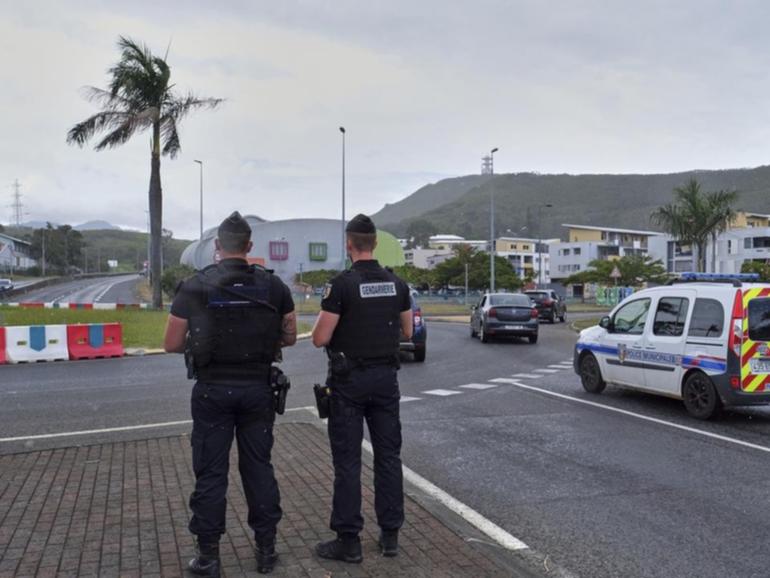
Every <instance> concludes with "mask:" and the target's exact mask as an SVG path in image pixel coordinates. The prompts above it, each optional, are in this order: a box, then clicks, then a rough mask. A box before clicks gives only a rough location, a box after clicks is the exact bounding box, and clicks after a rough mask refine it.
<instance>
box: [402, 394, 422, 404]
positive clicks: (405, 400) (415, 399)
mask: <svg viewBox="0 0 770 578" xmlns="http://www.w3.org/2000/svg"><path fill="white" fill-rule="evenodd" d="M421 399H422V398H421V397H410V396H408V395H402V396H401V400H400V401H401V403H406V402H407V401H419V400H421Z"/></svg>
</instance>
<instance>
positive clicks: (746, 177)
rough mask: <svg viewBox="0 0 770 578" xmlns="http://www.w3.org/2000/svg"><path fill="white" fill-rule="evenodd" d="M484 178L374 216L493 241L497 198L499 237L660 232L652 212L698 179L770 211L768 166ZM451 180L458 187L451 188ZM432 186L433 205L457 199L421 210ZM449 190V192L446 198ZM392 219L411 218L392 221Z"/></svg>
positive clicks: (390, 224)
mask: <svg viewBox="0 0 770 578" xmlns="http://www.w3.org/2000/svg"><path fill="white" fill-rule="evenodd" d="M470 176H473V175H468V177H470ZM484 176H485V177H487V178H486V180H481V181H472V180H470V181H464V182H465V184H466V185H468V184H470V185H473V186H468V187H467V188H466V190H464V191H459V194H458V186H457V185H458V183H457V181H458V179H466V178H467V177H457V178H455V179H445V180H444V181H439V182H437V183H433V184H431V185H428V186H426V187H422V188H420V189H418V190H417V191H415V192H414V193H412V194H411V195H409V196H407V197H406V198H404V199H402V200H401V201H399V202H398V203H394V204H393V205H390V206H391V207H392V206H395V205H398V206H399V211H398V212H396V213H388V212H386V210H385V209H387V208H388V207H385V208H383V209H382V210H381V211H379V212H378V213H375V215H374V216H373V218H374V219H375V222H377V223H378V226H381V227H382V228H383V229H385V230H388V231H390V232H391V233H393V234H396V235H400V236H402V235H404V234H405V233H406V229H407V227H408V226H409V223H410V222H412V221H414V220H417V219H424V220H427V221H429V222H430V223H431V224H432V225H433V226H434V228H435V229H436V231H437V232H439V233H455V234H458V235H462V236H464V237H466V238H488V236H489V199H490V194H492V193H494V195H495V230H496V234H497V235H498V236H501V235H505V234H509V235H516V236H529V237H538V236H542V237H548V238H551V237H564V234H565V231H564V229H563V227H561V224H562V223H573V224H582V225H596V226H608V227H620V228H626V229H644V230H660V228H659V227H657V226H655V225H654V224H653V223H651V222H650V214H651V213H652V211H653V210H654V209H655V208H657V207H659V206H660V205H662V204H665V203H669V202H671V201H672V200H673V189H674V188H675V187H677V186H680V185H683V184H685V183H686V182H687V180H688V179H690V178H696V179H697V180H698V181H699V182H700V183H701V185H702V189H703V190H704V191H714V190H721V189H724V190H737V191H738V192H739V194H740V197H739V200H738V203H737V204H736V208H737V209H743V210H747V211H749V212H766V213H770V166H767V165H763V166H759V167H754V168H740V169H716V170H690V171H681V172H676V173H656V174H611V173H605V174H584V175H572V174H567V173H562V174H539V173H532V172H528V173H511V174H498V175H484ZM447 180H449V181H454V182H450V183H446V181H447ZM427 187H430V189H429V190H430V200H431V201H432V202H434V203H435V202H436V199H442V198H444V199H446V198H451V200H447V201H446V202H442V203H440V204H434V205H433V206H432V207H431V208H429V209H428V210H420V209H421V208H422V207H424V206H425V205H426V204H428V203H426V202H425V200H426V198H427V196H428V195H426V188H427ZM445 188H446V189H447V190H449V191H450V193H449V194H448V195H446V196H445V197H442V193H443V191H444V189H445ZM546 204H550V205H552V207H546V206H545V205H546ZM390 214H395V215H396V216H400V215H409V216H408V217H402V218H400V219H388V218H387V217H388V216H389V215H390ZM378 217H379V220H378ZM380 223H381V224H380Z"/></svg>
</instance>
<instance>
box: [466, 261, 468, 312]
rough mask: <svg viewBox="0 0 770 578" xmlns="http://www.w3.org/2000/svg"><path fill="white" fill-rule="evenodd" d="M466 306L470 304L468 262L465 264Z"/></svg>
mask: <svg viewBox="0 0 770 578" xmlns="http://www.w3.org/2000/svg"><path fill="white" fill-rule="evenodd" d="M465 306H466V307H467V306H468V263H466V264H465Z"/></svg>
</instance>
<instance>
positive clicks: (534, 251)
mask: <svg viewBox="0 0 770 578" xmlns="http://www.w3.org/2000/svg"><path fill="white" fill-rule="evenodd" d="M558 241H559V240H558V239H547V240H543V241H539V240H538V239H529V238H527V237H499V238H498V239H496V240H495V252H496V253H497V255H498V256H499V257H505V258H506V259H508V261H509V262H510V264H511V266H512V267H513V270H514V271H516V274H517V275H518V276H519V277H521V278H522V279H526V278H529V279H533V280H534V281H537V282H539V283H550V282H551V266H550V263H551V255H550V245H551V243H555V242H558ZM541 263H542V271H543V273H542V276H541V275H540V265H541Z"/></svg>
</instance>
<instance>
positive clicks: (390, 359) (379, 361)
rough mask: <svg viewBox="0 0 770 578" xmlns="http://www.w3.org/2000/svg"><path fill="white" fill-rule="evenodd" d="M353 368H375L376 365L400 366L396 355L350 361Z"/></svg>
mask: <svg viewBox="0 0 770 578" xmlns="http://www.w3.org/2000/svg"><path fill="white" fill-rule="evenodd" d="M350 364H351V367H353V368H357V367H374V366H375V365H398V358H397V356H396V355H388V356H386V357H359V358H355V359H351V360H350Z"/></svg>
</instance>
